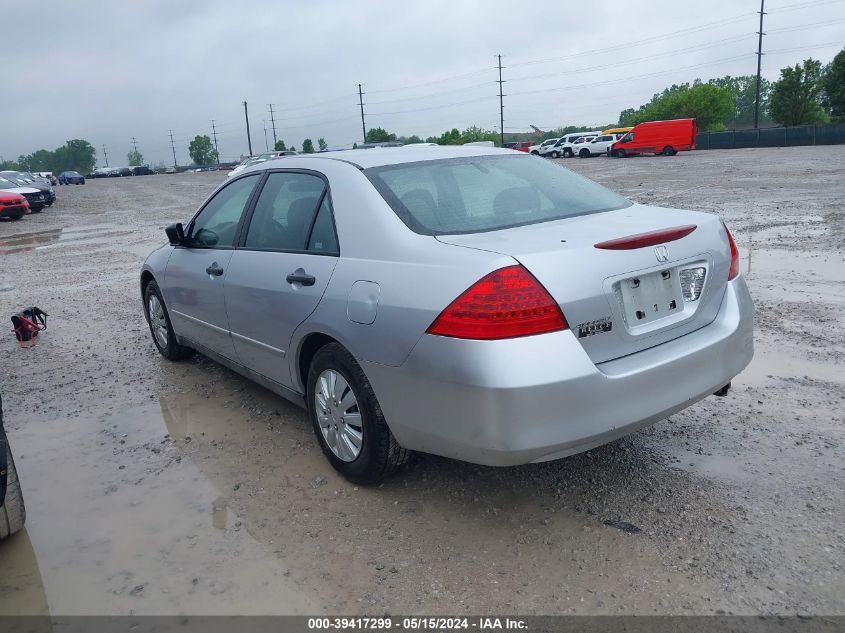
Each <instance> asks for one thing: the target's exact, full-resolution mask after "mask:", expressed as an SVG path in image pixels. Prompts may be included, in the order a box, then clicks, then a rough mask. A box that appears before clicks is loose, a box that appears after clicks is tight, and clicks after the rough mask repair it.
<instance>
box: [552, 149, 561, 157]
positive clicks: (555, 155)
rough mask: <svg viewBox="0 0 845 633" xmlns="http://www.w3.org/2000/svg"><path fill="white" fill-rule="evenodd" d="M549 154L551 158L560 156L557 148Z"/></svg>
mask: <svg viewBox="0 0 845 633" xmlns="http://www.w3.org/2000/svg"><path fill="white" fill-rule="evenodd" d="M550 156H551V157H552V158H560V153H559V152H558V151H557V150H555V151H553V152H552V153H551V154H550Z"/></svg>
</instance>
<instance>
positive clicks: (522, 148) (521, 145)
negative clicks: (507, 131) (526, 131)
mask: <svg viewBox="0 0 845 633" xmlns="http://www.w3.org/2000/svg"><path fill="white" fill-rule="evenodd" d="M532 145H534V141H517V142H515V143H505V147H507V148H508V149H515V150H516V151H518V152H528V148H529V147H531V146H532Z"/></svg>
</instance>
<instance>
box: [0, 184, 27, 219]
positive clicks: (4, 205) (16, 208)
mask: <svg viewBox="0 0 845 633" xmlns="http://www.w3.org/2000/svg"><path fill="white" fill-rule="evenodd" d="M27 213H29V204H28V203H27V201H26V198H24V197H23V196H22V195H21V194H19V193H7V192H5V191H0V218H3V219H5V220H20V219H21V218H22V217H23V216H25V215H26V214H27Z"/></svg>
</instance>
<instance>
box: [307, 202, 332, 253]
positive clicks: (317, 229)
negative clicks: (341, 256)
mask: <svg viewBox="0 0 845 633" xmlns="http://www.w3.org/2000/svg"><path fill="white" fill-rule="evenodd" d="M308 250H309V251H311V252H313V253H318V254H322V255H337V254H338V252H339V251H338V248H337V236H336V235H335V231H334V223H333V222H332V207H331V204H330V203H329V197H328V196H325V197H324V198H323V204H321V205H320V210H319V211H318V212H317V219H316V220H314V228H313V229H311V239H309V240H308Z"/></svg>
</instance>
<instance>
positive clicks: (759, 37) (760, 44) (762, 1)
mask: <svg viewBox="0 0 845 633" xmlns="http://www.w3.org/2000/svg"><path fill="white" fill-rule="evenodd" d="M765 4H766V0H760V30H759V31H757V96H756V97H755V99H754V129H755V130H756V129H757V128H758V123H759V121H760V65H761V63H762V61H763V35H764V33H763V16H764V15H766V12H765V11H764V10H763V8H764V5H765Z"/></svg>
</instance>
